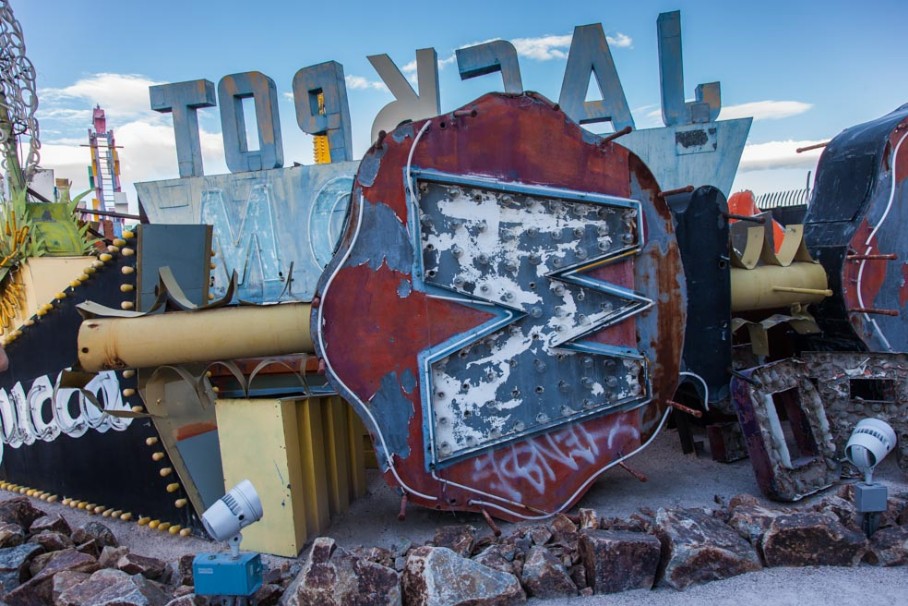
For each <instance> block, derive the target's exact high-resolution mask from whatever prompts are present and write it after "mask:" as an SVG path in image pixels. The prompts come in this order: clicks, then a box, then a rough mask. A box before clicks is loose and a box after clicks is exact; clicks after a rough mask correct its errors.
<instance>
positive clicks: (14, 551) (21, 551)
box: [0, 543, 43, 591]
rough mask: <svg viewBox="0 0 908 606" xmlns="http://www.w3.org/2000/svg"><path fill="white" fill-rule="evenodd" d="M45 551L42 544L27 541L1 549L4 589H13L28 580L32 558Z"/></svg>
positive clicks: (0, 567)
mask: <svg viewBox="0 0 908 606" xmlns="http://www.w3.org/2000/svg"><path fill="white" fill-rule="evenodd" d="M42 551H43V549H42V548H41V546H40V545H35V544H33V543H26V544H25V545H18V546H16V547H7V548H4V549H0V583H2V584H3V590H4V591H11V590H12V589H15V588H16V587H18V586H19V584H20V583H22V582H23V581H25V580H26V578H28V577H27V572H28V565H29V563H30V562H31V560H32V558H34V557H35V556H36V555H38V554H40V553H41V552H42Z"/></svg>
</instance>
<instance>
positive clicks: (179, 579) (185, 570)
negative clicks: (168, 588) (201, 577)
mask: <svg viewBox="0 0 908 606" xmlns="http://www.w3.org/2000/svg"><path fill="white" fill-rule="evenodd" d="M193 560H195V554H192V553H187V554H184V555H181V556H180V559H179V560H177V565H176V574H175V575H174V577H173V579H174V583H176V584H178V585H195V580H194V579H193V578H192V562H193Z"/></svg>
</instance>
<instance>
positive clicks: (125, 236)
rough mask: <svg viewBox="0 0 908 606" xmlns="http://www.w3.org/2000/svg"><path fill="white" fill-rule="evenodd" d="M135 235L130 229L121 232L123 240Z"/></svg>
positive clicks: (130, 238)
mask: <svg viewBox="0 0 908 606" xmlns="http://www.w3.org/2000/svg"><path fill="white" fill-rule="evenodd" d="M135 237H136V235H135V234H134V233H133V232H131V231H124V232H123V239H124V240H132V239H133V238H135Z"/></svg>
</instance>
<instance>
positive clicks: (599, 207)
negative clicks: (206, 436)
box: [312, 94, 686, 520]
mask: <svg viewBox="0 0 908 606" xmlns="http://www.w3.org/2000/svg"><path fill="white" fill-rule="evenodd" d="M658 191H659V187H658V185H657V184H656V182H655V181H654V179H653V178H652V176H651V174H650V172H649V171H648V169H647V168H646V167H645V166H644V165H643V163H642V162H641V161H640V160H639V159H638V158H637V157H636V156H634V155H633V154H631V153H629V152H628V151H627V150H626V149H624V148H622V147H620V146H618V145H616V144H613V143H607V142H606V143H603V142H602V140H601V139H600V138H598V137H595V136H591V135H589V134H588V133H584V132H583V131H581V129H580V127H579V126H578V125H576V124H575V123H573V122H571V121H570V120H569V119H568V118H567V117H566V116H565V115H564V113H562V112H561V111H559V110H558V109H557V108H556V106H554V105H553V104H552V103H550V102H549V101H547V100H545V99H543V98H541V97H539V96H537V95H534V94H526V95H499V94H493V95H486V96H484V97H481V98H480V99H478V100H477V101H475V102H474V103H471V104H469V105H467V106H465V107H464V108H462V110H459V111H458V112H456V113H453V114H447V115H443V116H439V117H436V118H432V119H430V120H425V121H421V122H416V123H413V124H408V125H404V126H401V127H399V128H398V129H397V130H395V131H394V132H392V133H390V134H388V135H387V136H385V137H384V138H383V139H382V140H381V141H380V142H379V143H377V144H376V145H375V146H373V148H372V149H371V150H370V151H369V153H368V154H367V155H366V156H365V158H364V159H363V161H362V163H361V166H360V169H359V172H358V174H357V178H356V181H355V184H354V189H353V195H352V201H351V204H352V216H351V221H350V225H349V227H348V230H347V232H346V234H345V235H344V238H343V241H342V244H341V248H340V250H339V251H338V254H337V255H336V257H335V260H334V261H333V262H332V263H331V265H329V267H328V268H327V270H326V271H325V274H324V275H323V277H322V280H321V281H320V283H319V287H318V289H317V292H316V296H317V297H318V299H319V303H318V305H317V308H316V309H315V311H314V313H313V318H312V321H313V326H312V328H313V330H314V331H315V333H314V334H315V335H317V337H316V341H317V343H316V349H317V353H318V355H319V356H320V357H321V358H323V359H324V361H325V368H326V371H327V375H328V377H329V380H330V381H331V382H332V384H333V385H334V386H335V387H336V388H337V389H338V390H339V392H340V393H341V394H342V395H344V396H345V397H346V398H347V399H348V400H349V401H350V402H352V403H353V404H354V406H355V407H356V409H357V411H358V412H359V413H360V416H361V417H362V418H363V419H364V421H365V422H366V425H367V427H368V429H369V431H370V432H371V433H372V434H373V437H374V440H375V445H376V453H377V455H378V457H379V460H380V462H381V465H382V469H383V470H384V471H385V477H386V479H387V480H388V481H389V483H391V484H392V485H397V486H399V487H400V488H401V489H402V490H403V492H404V493H405V494H407V495H408V498H409V500H410V501H411V502H414V503H418V504H420V505H423V506H428V507H432V508H436V509H452V510H470V511H482V510H483V509H485V510H486V511H488V513H490V514H492V515H494V516H497V517H501V518H505V519H512V520H513V519H520V518H534V517H539V516H546V515H551V514H554V513H556V512H558V511H561V510H564V509H565V508H567V507H569V506H570V505H571V504H573V503H574V502H576V501H577V500H578V499H579V498H580V497H581V496H582V494H583V493H584V492H585V491H586V489H587V488H588V487H589V485H590V484H591V483H592V482H593V481H594V480H595V479H596V478H597V477H598V476H599V475H600V474H601V473H603V472H604V471H605V470H606V469H608V468H609V467H611V466H613V465H615V464H617V463H619V462H620V461H621V460H623V459H624V458H626V457H627V456H630V455H632V454H634V453H635V452H636V451H637V450H639V449H640V447H641V446H642V445H644V444H645V443H646V442H647V440H648V439H650V438H651V437H652V436H653V435H654V433H655V432H656V431H657V430H658V428H661V426H662V424H663V423H664V420H665V413H666V409H665V405H664V402H665V400H667V399H669V398H670V397H671V396H672V394H673V393H674V390H675V386H676V383H677V377H678V371H679V365H680V353H681V345H682V341H683V330H684V325H685V322H684V319H685V308H686V305H685V292H684V284H683V273H682V269H681V262H680V255H679V252H678V248H677V245H676V243H675V240H674V237H673V235H672V227H671V217H670V214H669V211H668V208H667V206H666V204H665V202H664V201H663V200H662V199H661V198H659V197H658V195H657V194H658Z"/></svg>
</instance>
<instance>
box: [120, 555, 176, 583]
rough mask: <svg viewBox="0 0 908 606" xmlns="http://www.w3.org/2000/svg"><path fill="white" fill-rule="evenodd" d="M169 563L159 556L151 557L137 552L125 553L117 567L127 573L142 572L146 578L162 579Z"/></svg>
mask: <svg viewBox="0 0 908 606" xmlns="http://www.w3.org/2000/svg"><path fill="white" fill-rule="evenodd" d="M166 566H167V563H166V562H164V561H163V560H159V559H157V558H149V557H147V556H143V555H139V554H137V553H125V554H123V555H122V556H120V559H119V560H117V569H118V570H122V571H123V572H125V573H126V574H140V575H142V576H143V577H145V578H146V579H151V580H156V579H160V578H161V575H163V574H164V568H166Z"/></svg>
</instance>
